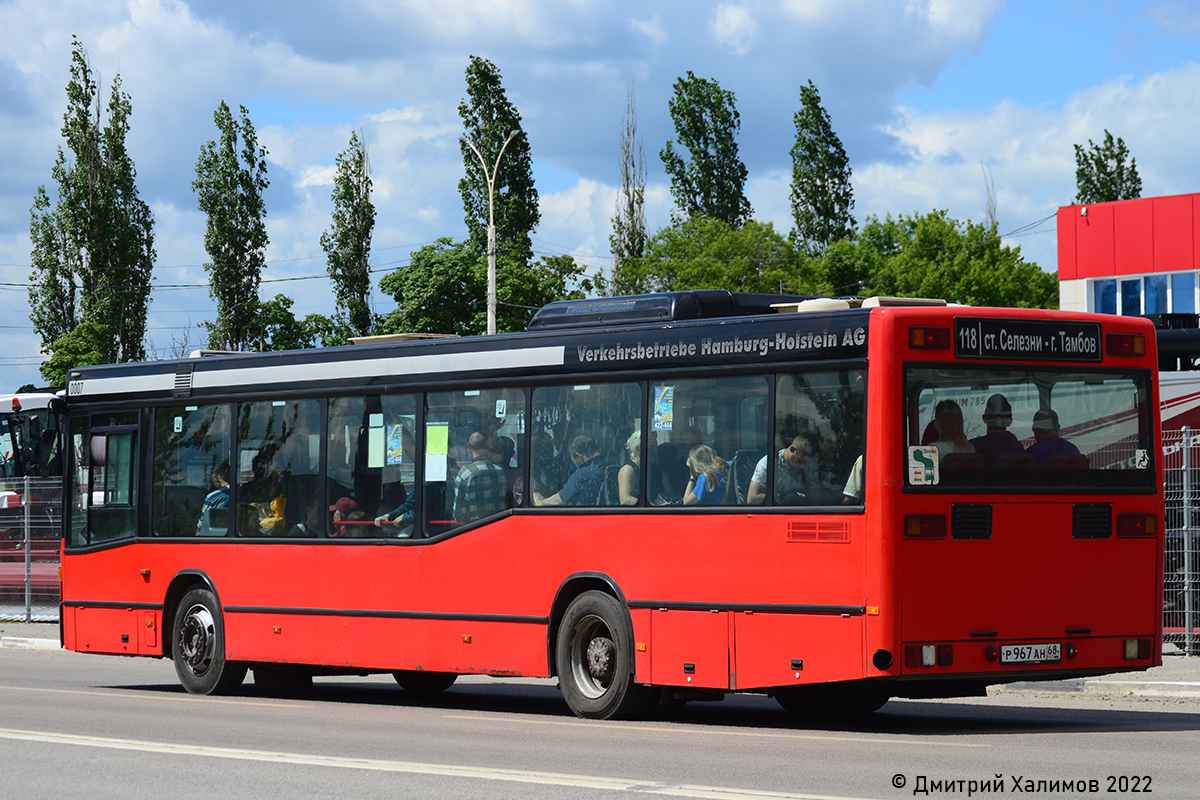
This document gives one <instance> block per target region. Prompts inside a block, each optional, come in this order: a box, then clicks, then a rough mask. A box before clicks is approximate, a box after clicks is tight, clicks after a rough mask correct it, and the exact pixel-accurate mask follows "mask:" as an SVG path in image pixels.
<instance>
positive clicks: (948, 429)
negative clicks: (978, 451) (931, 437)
mask: <svg viewBox="0 0 1200 800" xmlns="http://www.w3.org/2000/svg"><path fill="white" fill-rule="evenodd" d="M933 421H934V423H936V425H937V432H938V438H937V441H935V442H934V443H933V446H934V447H936V448H937V449H938V458H942V457H944V456H948V455H950V454H952V453H974V452H975V445H973V444H971V443H970V442H968V441H967V434H966V432H965V431H964V430H963V413H962V407H961V406H959V404H958V403H956V402H954V401H953V400H943V401H942V402H940V403H938V404H937V406H936V408H935V409H934V413H933Z"/></svg>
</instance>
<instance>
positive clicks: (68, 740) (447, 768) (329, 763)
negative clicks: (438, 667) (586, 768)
mask: <svg viewBox="0 0 1200 800" xmlns="http://www.w3.org/2000/svg"><path fill="white" fill-rule="evenodd" d="M0 738H3V739H12V740H16V741H26V742H38V743H41V744H65V745H76V746H81V747H99V748H104V749H109V750H132V751H139V752H145V753H160V754H165V755H178V756H203V757H206V758H227V759H235V760H238V761H262V762H268V763H275V764H297V765H306V766H314V767H334V768H338V769H361V770H373V771H376V772H403V773H411V774H417V775H436V776H440V777H449V778H474V779H477V780H489V781H506V782H510V783H530V784H541V785H544V786H565V787H571V788H582V789H603V790H607V791H611V792H641V793H651V794H657V795H663V796H665V797H694V798H706V800H745V798H777V799H778V800H861V799H860V798H851V797H836V796H831V795H819V794H791V793H788V792H765V791H758V790H754V789H729V788H722V787H720V786H690V785H686V784H670V783H658V782H654V781H637V780H624V779H620V778H604V777H599V776H592V775H567V774H562V773H556V772H534V771H532V770H519V769H500V768H495V767H472V766H465V765H456V764H423V763H420V762H413V761H382V760H376V759H369V758H342V757H338V756H319V755H305V754H303V753H272V752H267V751H262V750H242V749H234V748H227V747H205V746H203V745H184V744H170V743H167V742H144V741H137V740H134V739H114V738H110V737H106V736H81V735H77V734H69V733H49V732H42V731H24V730H17V729H13V728H0Z"/></svg>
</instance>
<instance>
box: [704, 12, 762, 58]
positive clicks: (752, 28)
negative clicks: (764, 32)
mask: <svg viewBox="0 0 1200 800" xmlns="http://www.w3.org/2000/svg"><path fill="white" fill-rule="evenodd" d="M709 28H710V30H711V31H712V34H713V36H714V37H715V38H716V40H717V43H718V44H720V45H722V46H724V47H726V48H728V49H729V50H730V52H732V53H733V54H734V55H736V56H744V55H746V54H747V53H749V52H750V46H751V45H752V44H753V43H754V35H755V33H757V32H758V21H757V20H756V19H755V18H754V16H753V15H752V14H751V12H750V9H748V8H746V7H745V6H736V5H732V4H729V3H722V4H721V5H719V6H717V10H716V11H715V12H713V20H712V23H711V24H710V26H709Z"/></svg>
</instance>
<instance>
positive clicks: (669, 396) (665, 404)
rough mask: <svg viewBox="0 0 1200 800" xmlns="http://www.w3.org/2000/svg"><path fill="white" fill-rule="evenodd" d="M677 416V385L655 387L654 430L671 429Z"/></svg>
mask: <svg viewBox="0 0 1200 800" xmlns="http://www.w3.org/2000/svg"><path fill="white" fill-rule="evenodd" d="M674 417H675V387H674V386H655V387H654V430H656V431H669V430H671V424H672V422H673V421H674Z"/></svg>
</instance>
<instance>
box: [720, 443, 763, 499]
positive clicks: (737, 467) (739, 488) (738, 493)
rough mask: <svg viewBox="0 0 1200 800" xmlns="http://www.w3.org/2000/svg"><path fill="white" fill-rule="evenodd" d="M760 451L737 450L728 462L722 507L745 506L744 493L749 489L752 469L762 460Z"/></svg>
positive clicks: (752, 475)
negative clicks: (727, 474) (727, 475)
mask: <svg viewBox="0 0 1200 800" xmlns="http://www.w3.org/2000/svg"><path fill="white" fill-rule="evenodd" d="M763 455H764V453H763V452H762V451H761V450H738V451H737V452H736V453H734V454H733V459H732V460H731V461H730V462H729V480H727V481H726V482H725V497H724V498H723V499H722V501H721V503H722V505H727V506H733V505H738V506H744V505H746V492H747V491H749V489H750V479H751V478H752V477H754V468H755V467H756V466H758V462H759V461H761V460H762V457H763Z"/></svg>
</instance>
